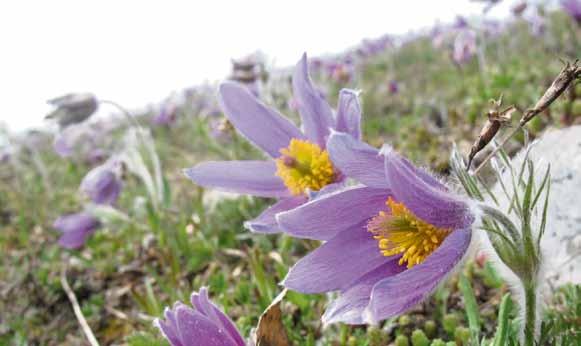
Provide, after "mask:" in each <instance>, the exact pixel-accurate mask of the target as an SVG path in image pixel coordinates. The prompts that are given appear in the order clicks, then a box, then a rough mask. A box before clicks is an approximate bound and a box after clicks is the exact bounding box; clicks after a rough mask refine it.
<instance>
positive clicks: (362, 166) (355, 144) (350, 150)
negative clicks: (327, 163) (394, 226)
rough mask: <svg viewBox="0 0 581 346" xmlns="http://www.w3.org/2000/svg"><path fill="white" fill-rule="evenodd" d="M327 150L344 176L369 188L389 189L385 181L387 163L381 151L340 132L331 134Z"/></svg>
mask: <svg viewBox="0 0 581 346" xmlns="http://www.w3.org/2000/svg"><path fill="white" fill-rule="evenodd" d="M327 150H328V151H329V156H330V157H331V160H332V161H333V165H335V167H337V168H338V169H339V170H340V171H341V172H342V173H343V174H344V175H346V176H348V177H350V178H353V179H355V180H357V181H359V182H360V183H362V184H364V185H367V186H369V187H375V188H384V189H385V188H388V187H389V186H388V183H387V181H386V179H385V172H384V166H385V162H384V159H383V158H382V157H381V155H379V150H377V149H375V148H373V147H371V146H369V145H367V144H365V143H363V142H360V141H358V140H356V139H355V138H353V137H352V136H350V135H348V134H345V133H340V132H333V133H332V134H331V136H330V137H329V140H328V142H327Z"/></svg>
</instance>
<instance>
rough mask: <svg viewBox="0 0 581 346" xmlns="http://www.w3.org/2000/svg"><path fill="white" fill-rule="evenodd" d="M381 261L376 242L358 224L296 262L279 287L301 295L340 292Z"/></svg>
mask: <svg viewBox="0 0 581 346" xmlns="http://www.w3.org/2000/svg"><path fill="white" fill-rule="evenodd" d="M385 261H386V257H384V256H383V255H382V254H381V253H380V252H379V249H378V247H377V240H375V239H373V235H372V234H370V233H369V232H368V231H367V229H366V228H365V224H364V223H361V224H360V225H359V226H356V227H353V228H352V229H348V230H345V231H343V232H341V233H340V234H339V235H337V236H336V237H335V238H333V239H331V240H329V241H328V242H326V243H324V244H323V245H321V246H320V247H319V248H317V249H316V250H315V251H313V252H311V253H310V254H308V255H307V256H305V257H303V258H302V259H301V260H299V261H298V262H297V263H296V264H295V265H294V266H293V267H292V268H291V269H290V271H289V273H288V274H287V276H286V278H285V279H284V282H283V285H284V286H285V287H287V288H289V289H292V290H295V291H298V292H301V293H321V292H329V291H336V290H341V289H345V288H347V287H349V284H351V283H353V282H355V280H357V279H359V278H360V277H361V276H363V275H364V274H365V273H367V272H368V271H370V270H372V269H374V268H376V267H377V266H379V265H381V264H382V263H384V262H385Z"/></svg>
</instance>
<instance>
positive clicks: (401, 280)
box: [369, 229, 472, 322]
mask: <svg viewBox="0 0 581 346" xmlns="http://www.w3.org/2000/svg"><path fill="white" fill-rule="evenodd" d="M471 236H472V235H471V231H470V230H469V229H460V230H456V231H454V232H452V234H450V235H449V236H448V237H447V238H446V240H444V242H443V243H442V245H441V246H440V247H439V248H438V249H437V250H436V251H434V253H432V254H431V255H430V256H429V257H428V258H427V259H426V260H425V261H424V262H422V263H420V264H418V265H416V266H414V267H412V268H411V269H409V270H406V271H404V272H402V273H400V274H397V275H395V276H392V277H389V278H386V279H383V280H382V281H380V282H378V283H377V284H376V285H375V286H374V287H373V291H372V292H371V300H370V302H369V313H370V318H371V319H372V321H371V322H374V321H380V320H384V319H386V318H389V317H392V316H396V315H399V314H401V313H403V312H405V311H407V310H408V309H410V308H411V307H413V306H414V305H416V304H418V303H419V302H421V301H422V300H424V299H425V298H426V297H427V296H428V295H429V294H430V293H431V292H432V291H433V290H434V288H435V287H436V286H437V285H438V284H439V283H440V282H441V281H442V280H443V279H444V278H445V277H446V276H447V275H448V274H449V273H450V272H451V271H452V270H453V269H454V268H455V267H456V265H457V264H458V263H459V262H460V261H461V259H462V257H463V256H464V254H465V253H466V250H467V249H468V246H469V245H470V240H471Z"/></svg>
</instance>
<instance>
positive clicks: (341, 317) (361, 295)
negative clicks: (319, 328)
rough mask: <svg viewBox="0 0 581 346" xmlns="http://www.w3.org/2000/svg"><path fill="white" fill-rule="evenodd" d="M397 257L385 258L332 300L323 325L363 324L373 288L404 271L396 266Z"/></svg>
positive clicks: (324, 316) (403, 267)
mask: <svg viewBox="0 0 581 346" xmlns="http://www.w3.org/2000/svg"><path fill="white" fill-rule="evenodd" d="M398 261H399V257H392V258H386V262H385V263H383V264H382V265H380V266H379V267H377V268H375V269H374V270H372V271H370V272H369V273H367V274H365V275H363V276H362V277H361V278H359V279H358V280H357V281H355V282H354V283H353V284H352V285H351V287H349V288H347V289H346V290H344V291H343V292H341V295H340V296H339V297H338V298H337V299H335V300H333V301H332V302H331V304H330V305H329V306H328V307H327V309H326V310H325V314H324V315H323V318H322V319H323V323H324V324H329V323H336V322H343V323H348V324H364V323H365V318H364V311H365V309H366V308H367V306H368V305H369V299H370V296H371V290H372V289H373V286H374V285H375V284H376V283H377V282H379V281H381V280H383V279H385V278H386V277H389V276H392V275H396V274H398V273H401V272H402V271H403V270H405V266H401V265H399V264H398Z"/></svg>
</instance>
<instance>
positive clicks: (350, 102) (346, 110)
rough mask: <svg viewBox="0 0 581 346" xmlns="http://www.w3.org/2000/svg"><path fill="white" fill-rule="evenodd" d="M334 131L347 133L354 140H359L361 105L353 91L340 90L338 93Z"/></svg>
mask: <svg viewBox="0 0 581 346" xmlns="http://www.w3.org/2000/svg"><path fill="white" fill-rule="evenodd" d="M335 129H336V130H337V131H339V132H345V133H348V134H350V135H351V136H353V137H354V138H355V139H358V140H359V139H361V104H359V97H358V93H357V92H356V91H355V90H350V89H342V90H341V91H340V92H339V105H338V106H337V126H336V128H335Z"/></svg>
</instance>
